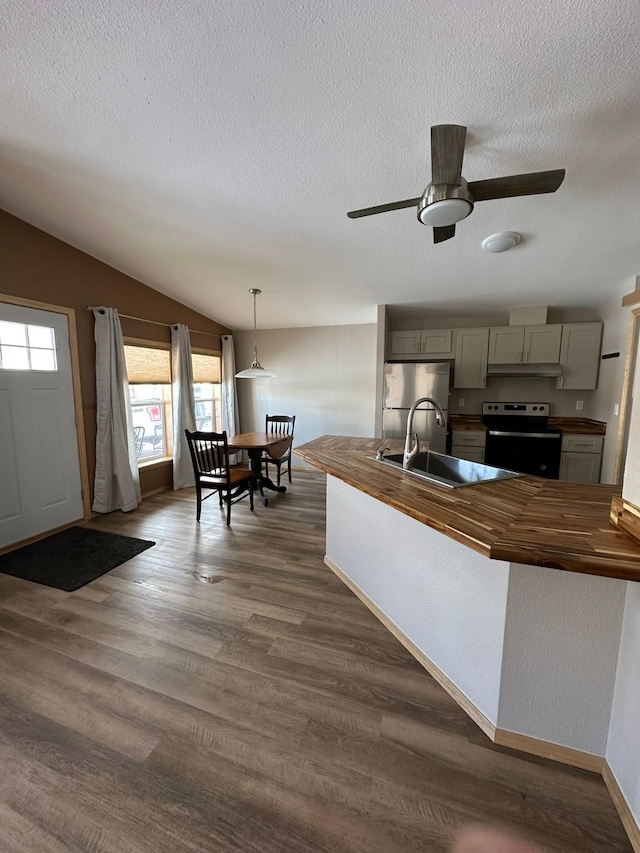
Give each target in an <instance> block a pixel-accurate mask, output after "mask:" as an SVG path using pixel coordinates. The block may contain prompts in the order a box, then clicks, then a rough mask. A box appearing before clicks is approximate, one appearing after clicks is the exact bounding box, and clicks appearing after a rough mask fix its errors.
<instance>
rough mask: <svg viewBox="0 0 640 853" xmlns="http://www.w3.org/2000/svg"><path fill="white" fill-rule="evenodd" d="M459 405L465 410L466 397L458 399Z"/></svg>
mask: <svg viewBox="0 0 640 853" xmlns="http://www.w3.org/2000/svg"><path fill="white" fill-rule="evenodd" d="M458 405H459V406H460V408H461V409H464V397H459V398H458Z"/></svg>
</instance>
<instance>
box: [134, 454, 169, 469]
mask: <svg viewBox="0 0 640 853" xmlns="http://www.w3.org/2000/svg"><path fill="white" fill-rule="evenodd" d="M171 462H173V457H172V456H154V457H152V458H151V459H141V460H140V462H138V471H139V470H140V469H141V468H155V467H156V466H157V465H169V464H170V463H171Z"/></svg>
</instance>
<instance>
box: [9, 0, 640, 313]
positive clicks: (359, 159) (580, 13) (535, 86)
mask: <svg viewBox="0 0 640 853" xmlns="http://www.w3.org/2000/svg"><path fill="white" fill-rule="evenodd" d="M0 16H1V19H0V87H1V91H2V104H3V106H2V110H1V115H0V206H2V207H4V208H5V209H6V210H8V211H10V212H11V213H14V214H15V215H17V216H19V217H21V218H23V219H26V220H27V221H28V222H31V223H33V224H34V225H37V226H38V227H40V228H42V229H44V230H45V231H48V232H49V233H51V234H54V235H55V236H57V237H60V238H61V239H63V240H65V241H67V242H69V243H71V244H73V245H74V246H77V247H79V248H80V249H83V250H84V251H86V252H89V253H90V254H92V255H95V256H96V257H98V258H100V259H102V260H104V261H106V262H107V263H109V264H111V265H113V266H115V267H117V268H118V269H121V270H123V271H125V272H127V273H129V274H130V275H133V276H135V277H137V278H139V279H141V280H142V281H144V282H146V283H147V284H149V285H151V286H152V287H155V288H157V289H158V290H161V291H162V292H164V293H168V294H170V295H172V296H174V297H176V298H178V299H179V300H181V301H182V302H185V303H186V304H188V305H191V306H192V307H194V308H196V309H198V310H200V311H202V312H203V313H205V314H208V315H210V316H213V317H214V318H216V319H217V320H219V321H220V322H222V323H224V324H226V325H229V326H230V327H232V328H247V327H249V326H251V323H252V307H251V296H250V295H249V293H248V288H249V287H260V288H262V290H263V294H262V296H260V297H259V301H258V323H259V326H261V327H271V328H277V327H285V326H313V325H325V324H334V323H364V322H373V321H374V320H375V316H376V311H375V306H376V305H377V304H380V303H388V304H397V305H401V304H404V303H407V304H414V305H433V307H434V308H437V309H438V310H439V311H441V310H443V309H447V308H451V309H452V312H453V313H457V314H460V313H461V312H462V311H463V310H464V311H467V312H468V311H470V310H473V309H475V308H476V307H477V308H478V309H483V310H484V309H487V310H489V309H491V308H496V307H498V306H501V307H507V306H511V305H523V304H524V305H527V304H543V303H544V304H550V305H562V306H568V305H594V304H598V303H600V302H602V301H603V300H604V299H605V298H606V297H607V295H609V294H610V293H612V292H613V291H614V290H615V289H617V288H619V287H621V286H622V285H623V284H624V283H625V282H627V281H628V282H629V283H630V289H631V287H632V285H631V281H632V277H633V276H635V275H636V274H637V273H638V272H640V240H639V239H638V223H639V216H638V207H639V205H640V193H639V187H640V156H639V155H640V62H639V61H638V57H639V56H640V4H638V2H637V0H543V2H537V3H536V2H530V3H526V4H525V3H514V2H513V0H457V2H451V0H423V2H417V0H413V1H412V0H371V1H370V2H367V0H360V2H350V0H296V2H293V0H252V2H246V0H213V2H212V0H158V2H149V0H126V2H124V0H123V1H122V2H118V0H47V2H46V3H45V2H42V0H4V2H3V3H2V7H1V11H0ZM439 123H455V124H464V125H466V126H467V127H468V130H469V132H468V144H467V152H466V156H465V162H464V167H463V173H464V175H465V177H466V178H467V179H468V180H477V179H482V178H488V177H496V176H499V175H506V174H514V173H518V172H529V171H536V170H539V169H548V168H560V167H564V168H566V169H567V177H566V179H565V182H564V184H563V185H562V187H561V188H560V189H559V190H558V192H557V193H555V194H554V195H546V196H533V197H529V198H519V199H507V200H502V201H493V202H484V203H482V204H479V205H477V207H476V209H475V211H474V212H473V213H472V215H471V217H470V218H469V219H467V220H466V221H464V222H462V223H460V224H459V225H458V231H457V236H456V237H455V239H453V240H450V241H448V242H446V243H443V244H440V245H437V246H436V245H434V244H433V242H432V234H431V229H428V228H425V227H424V226H422V225H420V224H418V222H417V221H416V218H415V214H414V212H413V211H412V210H403V211H396V212H393V213H386V214H383V215H380V216H376V217H370V218H367V219H360V220H355V221H352V220H349V219H347V216H346V211H347V210H350V209H353V208H357V207H364V206H368V205H373V204H380V203H383V202H386V201H392V200H397V199H400V198H405V197H410V196H416V195H419V194H420V193H421V192H422V190H423V189H424V186H425V185H426V183H428V180H429V174H430V155H429V128H430V126H431V125H432V124H439ZM501 230H514V231H519V232H520V233H521V234H522V235H523V238H524V239H523V242H522V244H521V245H520V246H518V247H517V248H516V249H514V250H512V251H511V252H509V253H506V254H504V255H490V254H487V253H485V252H483V251H482V250H481V249H480V243H481V241H482V239H483V238H484V237H486V236H488V235H489V234H492V233H494V232H496V231H501Z"/></svg>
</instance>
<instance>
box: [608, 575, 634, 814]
mask: <svg viewBox="0 0 640 853" xmlns="http://www.w3.org/2000/svg"><path fill="white" fill-rule="evenodd" d="M639 709H640V584H638V583H632V582H629V583H628V584H627V598H626V602H625V608H624V618H623V622H622V638H621V641H620V653H619V657H618V670H617V673H616V684H615V691H614V694H613V709H612V713H611V726H610V729H609V742H608V744H607V761H608V763H609V767H610V768H611V770H612V771H613V775H614V776H615V777H616V779H617V781H618V784H619V785H620V788H621V789H622V792H623V794H624V797H625V799H626V801H627V803H628V804H629V807H630V809H631V811H632V812H633V814H634V816H635V819H636V822H637V823H640V710H639Z"/></svg>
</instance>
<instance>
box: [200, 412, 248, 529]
mask: <svg viewBox="0 0 640 853" xmlns="http://www.w3.org/2000/svg"><path fill="white" fill-rule="evenodd" d="M184 432H185V435H186V436H187V442H188V444H189V453H190V454H191V462H192V463H193V473H194V475H195V478H196V497H197V499H198V506H197V510H196V521H200V512H201V510H202V502H203V501H205V500H206V499H207V498H210V497H211V495H213V494H216V493H217V495H218V497H219V499H220V506H222V505H223V503H226V505H227V525H229V524H231V505H232V504H234V503H237V501H239V500H241V499H242V498H244V497H246V496H247V495H249V504H250V506H251V512H253V482H254V480H253V474H252V473H251V471H247V470H246V468H245V469H242V470H240V469H237V468H232V467H231V465H230V463H229V448H228V446H227V434H226V432H189V430H188V429H186V430H185V431H184ZM203 489H211V492H210V493H209V494H208V495H205V496H204V497H202V490H203Z"/></svg>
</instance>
